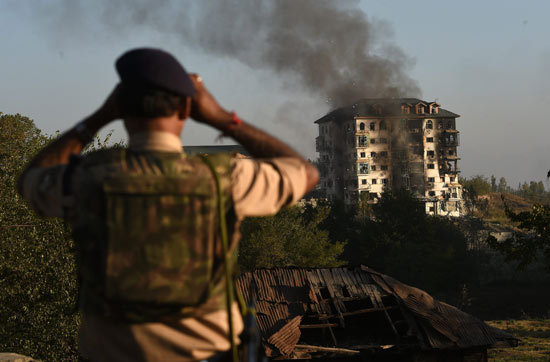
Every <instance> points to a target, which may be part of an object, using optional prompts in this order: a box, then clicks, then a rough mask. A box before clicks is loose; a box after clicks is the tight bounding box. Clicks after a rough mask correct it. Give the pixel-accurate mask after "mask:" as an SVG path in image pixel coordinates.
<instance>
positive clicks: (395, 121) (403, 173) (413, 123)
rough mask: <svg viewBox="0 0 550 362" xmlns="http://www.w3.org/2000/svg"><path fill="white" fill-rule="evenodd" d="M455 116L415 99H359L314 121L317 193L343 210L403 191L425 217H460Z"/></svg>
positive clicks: (461, 210) (432, 104) (460, 200)
mask: <svg viewBox="0 0 550 362" xmlns="http://www.w3.org/2000/svg"><path fill="white" fill-rule="evenodd" d="M458 117H460V116H459V115H458V114H455V113H453V112H449V111H447V110H445V109H442V108H440V105H439V104H438V103H436V102H425V101H422V100H420V99H416V98H396V99H362V100H360V101H358V102H356V103H355V104H353V105H351V106H349V107H344V108H339V109H336V110H334V111H332V112H330V113H328V114H327V115H325V116H324V117H322V118H320V119H318V120H317V121H315V123H317V124H318V125H319V136H318V137H317V139H316V150H317V152H319V156H320V164H319V166H320V167H319V168H320V171H321V181H320V186H321V192H322V193H323V194H324V195H325V197H327V198H329V199H341V200H343V201H344V202H345V203H346V205H353V204H356V203H357V202H359V200H368V202H376V201H377V199H378V198H379V197H380V194H381V193H382V192H383V191H384V190H386V189H390V190H396V189H400V188H407V189H409V190H411V191H412V192H413V193H414V194H415V195H416V196H417V197H418V198H419V199H421V200H423V201H424V202H425V204H426V212H427V213H428V214H432V215H433V214H436V215H448V216H460V215H461V214H462V213H463V208H462V187H461V185H460V184H459V183H458V173H459V170H458V166H457V163H458V160H459V158H458V156H457V146H458V145H459V132H458V131H457V129H456V118H458Z"/></svg>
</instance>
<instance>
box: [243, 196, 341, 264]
mask: <svg viewBox="0 0 550 362" xmlns="http://www.w3.org/2000/svg"><path fill="white" fill-rule="evenodd" d="M329 212H330V208H329V207H327V206H326V205H319V206H309V207H306V208H301V207H299V206H294V207H290V208H286V209H283V210H281V211H280V212H279V213H278V214H277V215H275V216H268V217H258V218H247V219H245V220H244V221H243V224H242V226H241V233H242V239H241V242H240V246H239V265H240V267H241V269H243V270H253V269H256V268H272V267H287V266H300V267H310V268H319V267H335V266H340V265H342V264H343V263H344V262H343V261H341V260H339V259H338V257H339V256H340V254H342V252H343V250H344V243H341V242H331V241H330V239H329V233H328V231H326V230H322V229H320V228H319V224H321V223H322V222H323V221H324V220H325V219H326V218H327V216H328V214H329Z"/></svg>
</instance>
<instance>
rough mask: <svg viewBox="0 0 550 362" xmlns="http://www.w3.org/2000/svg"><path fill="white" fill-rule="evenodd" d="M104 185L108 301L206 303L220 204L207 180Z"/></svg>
mask: <svg viewBox="0 0 550 362" xmlns="http://www.w3.org/2000/svg"><path fill="white" fill-rule="evenodd" d="M191 179H192V180H189V179H185V178H183V179H182V178H179V177H169V176H154V175H137V176H127V175H124V176H115V177H112V178H109V179H106V180H104V182H103V191H104V193H105V198H106V200H105V201H106V225H107V229H108V230H107V234H108V246H107V258H106V280H105V293H106V297H107V298H108V299H110V300H123V301H130V302H146V303H160V304H181V305H189V306H193V305H198V304H200V303H202V302H204V301H205V300H206V299H207V298H208V294H209V288H210V281H211V277H212V273H213V270H212V269H213V260H214V257H213V255H214V228H213V225H215V224H216V218H215V217H216V200H215V197H214V186H213V184H212V182H211V179H209V178H208V177H200V176H198V175H194V177H191Z"/></svg>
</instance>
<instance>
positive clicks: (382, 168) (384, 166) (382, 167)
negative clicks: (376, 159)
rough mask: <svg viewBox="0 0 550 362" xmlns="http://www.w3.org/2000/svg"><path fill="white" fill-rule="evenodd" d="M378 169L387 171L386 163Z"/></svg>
mask: <svg viewBox="0 0 550 362" xmlns="http://www.w3.org/2000/svg"><path fill="white" fill-rule="evenodd" d="M380 170H382V171H387V170H388V165H382V166H380Z"/></svg>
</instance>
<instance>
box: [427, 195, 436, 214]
mask: <svg viewBox="0 0 550 362" xmlns="http://www.w3.org/2000/svg"><path fill="white" fill-rule="evenodd" d="M428 195H430V196H435V191H430V192H428ZM430 211H432V210H430Z"/></svg>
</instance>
